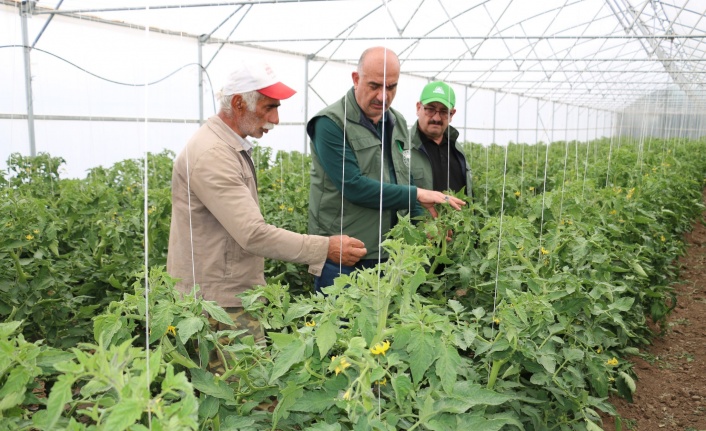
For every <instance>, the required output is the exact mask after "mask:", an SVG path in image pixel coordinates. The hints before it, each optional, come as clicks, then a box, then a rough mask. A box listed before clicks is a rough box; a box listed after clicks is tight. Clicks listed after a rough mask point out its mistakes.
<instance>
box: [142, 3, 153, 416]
mask: <svg viewBox="0 0 706 431" xmlns="http://www.w3.org/2000/svg"><path fill="white" fill-rule="evenodd" d="M149 11H150V8H149V6H147V7H146V8H145V13H146V14H147V15H148V14H149ZM149 39H150V26H149V25H145V47H146V48H149V42H150V40H149ZM144 64H145V69H144V77H145V83H146V82H147V64H148V63H147V62H145V63H144ZM148 102H149V86H148V85H145V99H144V103H145V118H144V123H143V124H144V129H143V130H144V141H145V143H144V145H145V151H144V162H143V163H144V165H143V172H142V174H143V178H142V182H143V184H144V185H143V191H144V193H143V196H144V199H143V201H144V202H143V214H144V241H143V242H144V253H145V262H144V265H145V379H146V385H147V394H148V396H149V397H150V404H151V403H152V398H151V395H150V386H151V383H152V382H151V381H150V375H151V371H150V285H149V269H150V266H149V176H148V173H149V164H148V155H149V152H148V145H149V141H148V138H149V136H148V133H147V132H148V122H147V111H148V107H149V106H148V105H149V103H148ZM147 425H148V429H150V430H151V429H152V407H151V405H150V407H148V409H147Z"/></svg>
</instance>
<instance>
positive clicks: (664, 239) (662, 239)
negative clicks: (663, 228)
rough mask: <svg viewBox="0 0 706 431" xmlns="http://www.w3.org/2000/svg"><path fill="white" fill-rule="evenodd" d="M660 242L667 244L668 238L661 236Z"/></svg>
mask: <svg viewBox="0 0 706 431" xmlns="http://www.w3.org/2000/svg"><path fill="white" fill-rule="evenodd" d="M659 240H660V241H662V242H665V241H666V240H667V238H665V237H664V235H660V236H659Z"/></svg>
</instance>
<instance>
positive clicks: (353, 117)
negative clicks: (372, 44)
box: [307, 89, 414, 259]
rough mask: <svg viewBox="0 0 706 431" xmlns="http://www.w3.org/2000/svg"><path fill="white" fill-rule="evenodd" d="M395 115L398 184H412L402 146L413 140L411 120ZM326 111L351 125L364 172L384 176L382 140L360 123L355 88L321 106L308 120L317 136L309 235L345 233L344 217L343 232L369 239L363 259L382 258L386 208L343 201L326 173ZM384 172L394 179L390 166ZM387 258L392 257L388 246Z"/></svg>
mask: <svg viewBox="0 0 706 431" xmlns="http://www.w3.org/2000/svg"><path fill="white" fill-rule="evenodd" d="M344 107H345V110H344ZM344 113H345V114H344ZM389 114H391V115H392V116H393V118H394V121H395V126H394V128H393V130H392V145H393V148H392V151H391V152H392V163H393V166H394V170H395V175H396V176H397V184H404V185H408V184H409V180H408V178H409V174H408V168H407V166H406V165H405V160H404V153H403V152H402V148H404V146H405V143H406V142H407V141H408V135H407V123H406V122H405V119H404V117H403V116H402V114H400V113H399V112H397V111H395V110H394V109H390V110H389V111H388V115H389ZM322 116H325V117H328V118H330V119H331V120H333V121H334V122H335V123H336V125H338V127H340V128H341V130H345V136H346V142H347V143H348V145H349V147H350V149H351V150H352V151H353V153H354V154H355V157H356V159H357V161H358V166H359V168H360V171H361V173H362V174H363V175H365V176H366V177H368V178H371V179H374V180H376V181H380V161H381V159H382V146H381V142H380V139H379V138H378V137H377V136H375V134H373V132H371V131H370V130H369V129H367V128H366V127H365V126H363V125H361V124H360V118H361V110H360V108H359V107H358V104H357V103H356V102H355V95H354V93H353V89H351V90H350V91H348V94H347V96H346V97H344V98H342V99H341V100H339V101H337V102H335V103H333V104H331V105H329V106H328V107H326V108H324V109H323V110H321V111H320V112H319V113H318V114H316V115H315V116H314V117H313V118H312V119H311V120H309V122H308V124H307V132H308V133H309V137H310V138H311V139H312V142H310V147H311V156H312V170H311V189H310V192H309V234H312V235H325V236H330V235H340V234H341V222H343V230H342V231H343V234H344V235H349V236H352V237H354V238H358V239H359V240H361V241H363V243H364V244H365V248H366V249H367V250H368V253H367V254H366V255H365V256H364V257H363V259H377V258H378V256H380V253H381V250H380V246H379V243H378V228H379V225H378V223H379V222H380V217H381V215H380V210H379V209H372V208H364V207H361V206H358V205H355V204H353V203H351V202H349V201H348V200H346V199H343V205H341V193H340V192H339V191H338V189H337V188H336V187H335V186H334V184H333V182H332V181H331V179H330V178H329V177H328V176H327V175H326V172H325V171H324V169H323V166H322V165H321V160H320V159H319V157H318V155H317V154H316V148H315V146H314V143H313V140H314V139H315V136H314V123H315V121H316V119H317V118H318V117H322ZM344 124H345V129H344ZM382 171H383V181H384V182H387V183H389V182H391V180H390V175H389V169H383V170H382ZM344 193H345V186H344ZM412 204H414V202H413V203H412ZM392 212H393V211H392V210H383V211H382V235H383V238H382V239H383V240H384V239H385V237H384V236H385V234H386V233H387V232H388V231H389V230H390V229H391V228H392V226H391V222H392ZM341 213H343V216H341ZM382 257H383V258H384V257H387V255H386V253H384V251H383V252H382Z"/></svg>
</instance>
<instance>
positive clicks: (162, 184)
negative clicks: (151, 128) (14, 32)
mask: <svg viewBox="0 0 706 431" xmlns="http://www.w3.org/2000/svg"><path fill="white" fill-rule="evenodd" d="M703 145H704V143H703V142H685V141H682V140H677V139H675V140H666V141H665V140H650V139H646V140H644V141H642V142H631V141H626V140H612V141H611V140H599V141H592V142H589V143H578V142H568V143H567V142H558V143H554V144H551V145H546V144H540V145H536V146H527V145H516V144H512V145H510V146H508V147H507V149H506V148H505V147H499V146H490V147H480V146H477V145H471V146H468V149H467V154H468V160H469V162H470V163H471V164H472V166H473V171H474V188H473V193H472V196H473V198H472V199H469V205H468V206H467V208H466V209H464V210H463V211H458V212H457V211H451V210H449V209H448V208H446V207H443V208H440V209H441V216H440V217H439V218H437V219H434V220H431V219H429V220H425V221H423V222H421V223H417V224H412V223H410V222H409V220H407V219H404V218H403V219H402V220H401V222H400V223H399V224H398V226H397V227H396V228H395V229H393V232H391V234H390V237H389V239H388V240H387V241H386V242H385V244H384V246H385V247H386V248H387V249H388V250H389V252H390V256H391V257H390V259H389V260H388V261H387V262H385V263H384V264H383V265H381V266H380V267H378V268H373V269H368V270H366V271H361V272H357V273H354V274H352V275H350V276H345V277H339V278H338V279H337V280H336V282H335V284H334V285H333V286H331V287H329V288H327V289H326V296H323V295H320V294H319V295H312V294H311V293H309V291H310V285H311V276H310V274H308V273H307V272H306V267H303V266H300V265H292V264H287V263H283V262H270V261H268V262H267V269H266V271H267V276H268V281H269V284H268V285H267V286H261V287H256V288H254V289H252V290H251V291H249V292H247V293H246V294H244V295H242V299H243V303H244V304H245V305H246V306H247V307H249V308H250V310H251V312H252V313H253V314H256V315H257V316H259V318H260V320H261V323H262V324H263V325H264V327H265V328H266V329H267V335H268V340H269V341H268V343H267V345H259V344H256V343H255V342H254V340H253V339H252V336H246V335H245V334H243V331H237V330H235V331H219V332H214V331H213V329H212V325H211V324H212V321H209V319H208V318H207V317H206V315H209V316H210V317H211V318H212V319H215V320H216V321H220V322H223V323H226V324H231V323H232V322H231V321H230V318H229V317H228V315H227V314H226V313H225V312H224V311H223V310H222V309H220V308H219V307H218V306H217V305H216V304H214V303H210V302H208V301H203V300H201V299H196V298H194V297H193V296H184V297H182V296H181V295H179V294H177V293H176V292H175V291H174V289H173V286H174V280H173V279H171V277H169V276H168V275H167V274H166V273H164V270H163V269H162V268H161V265H162V264H163V263H164V259H165V257H166V246H167V240H168V229H169V215H170V192H169V181H170V177H171V155H170V154H161V155H156V156H155V155H151V156H150V157H148V165H149V166H150V168H149V172H150V175H149V180H148V194H147V196H148V203H147V205H148V206H147V208H148V211H147V212H148V223H149V231H148V238H147V245H148V250H149V257H150V265H151V269H150V274H149V277H148V278H147V279H145V275H144V268H143V267H142V266H143V263H144V243H143V241H144V239H145V238H144V235H143V234H142V232H143V225H144V212H145V210H144V208H145V202H144V189H145V187H144V185H143V182H144V179H143V161H139V160H134V161H125V162H121V163H119V164H116V165H115V166H113V167H111V168H109V169H106V168H98V169H94V170H92V171H91V172H90V173H89V176H88V178H87V179H86V180H81V181H79V180H62V179H59V177H58V172H59V170H58V167H59V165H60V162H61V160H60V159H52V158H50V157H49V156H47V155H42V157H41V158H37V159H29V158H22V157H20V156H13V157H14V158H11V163H10V165H11V166H12V167H11V169H9V170H8V173H7V175H6V176H3V177H2V179H1V180H0V187H1V188H0V194H1V195H2V196H3V200H2V201H1V202H2V203H0V206H2V210H3V211H1V212H0V223H2V225H3V226H4V227H5V229H4V232H7V235H4V236H3V238H2V239H1V240H0V316H2V317H3V319H6V320H7V323H4V324H0V347H1V348H2V352H3V358H2V359H0V365H2V366H0V388H1V389H0V395H2V396H1V397H0V399H2V401H0V429H3V428H8V429H32V428H44V429H46V428H51V429H101V428H102V429H127V428H130V429H145V428H146V427H147V426H148V425H149V424H150V423H151V425H152V428H153V429H180V428H183V429H196V428H199V429H213V430H220V429H238V430H262V429H272V430H276V429H314V430H339V431H344V430H370V429H375V430H397V429H406V430H456V429H487V430H512V429H526V430H544V429H561V430H569V429H571V430H595V429H599V425H598V424H599V423H600V417H599V415H598V412H599V411H603V412H607V413H609V414H614V409H613V407H612V406H611V405H609V404H608V403H607V401H606V399H607V397H608V396H609V395H611V394H619V395H621V396H623V397H625V398H628V399H630V398H631V396H632V394H633V393H634V391H635V387H636V386H635V385H636V384H635V381H634V379H633V377H632V371H631V364H630V363H628V362H627V361H625V359H624V358H625V357H626V356H627V355H630V354H635V353H636V352H637V349H636V346H639V345H640V344H641V343H645V342H647V341H648V340H649V337H650V336H651V335H652V334H651V333H650V332H649V326H648V325H647V319H648V318H651V319H653V320H654V321H656V322H661V321H663V319H664V318H665V316H666V315H667V314H668V313H669V311H670V310H671V309H672V308H673V307H674V306H675V305H676V303H675V297H674V294H673V291H672V288H671V287H670V284H671V283H672V282H673V281H674V280H675V277H676V275H677V267H676V266H675V265H674V261H675V259H676V258H677V257H678V256H679V255H680V254H681V253H682V252H683V250H684V247H683V244H682V241H681V235H682V234H683V233H684V232H686V231H687V230H688V229H689V228H690V225H691V223H692V221H693V220H694V219H695V218H696V217H698V216H699V214H700V212H701V211H702V210H703V205H702V204H701V192H702V188H703V184H704V174H705V173H706V151H704V150H703ZM254 158H255V164H256V166H257V168H258V186H259V195H260V205H261V208H262V211H263V214H264V215H265V218H266V219H267V220H268V222H270V223H272V224H274V225H277V226H280V227H284V228H287V229H290V230H294V231H298V232H305V230H306V220H307V208H308V175H307V170H308V166H309V160H308V158H307V157H305V156H303V155H301V154H298V153H292V154H286V153H278V154H277V155H276V156H275V157H272V154H271V152H270V150H269V149H263V148H257V147H256V151H255V157H254ZM290 208H291V210H290ZM150 210H151V212H150ZM449 231H452V232H453V234H452V240H451V241H450V242H447V240H446V236H447V233H448V232H449ZM146 286H148V287H149V297H148V298H147V300H146V299H145V292H146ZM302 292H303V293H304V294H303V295H302V294H301V293H302ZM148 311H149V323H148V321H147V319H146V316H147V315H148V313H147V312H148ZM91 319H92V320H91ZM18 332H21V335H20V334H18ZM91 336H92V337H91ZM91 338H93V341H91ZM42 339H43V340H46V343H47V344H48V346H52V347H48V346H47V345H45V344H44V342H41V341H39V340H42ZM57 347H59V348H63V349H64V350H59V349H57ZM215 354H217V355H219V356H220V357H221V358H223V359H224V361H225V365H224V370H223V372H219V373H217V374H216V373H213V372H212V370H210V369H209V367H208V366H207V364H208V362H209V359H211V355H215ZM42 390H44V391H45V393H44V395H45V396H43V394H42ZM275 399H276V400H277V401H276V403H273V400H275ZM30 406H32V408H30ZM263 406H264V407H265V408H263ZM267 406H269V407H270V410H271V412H269V411H267V409H266V407H267Z"/></svg>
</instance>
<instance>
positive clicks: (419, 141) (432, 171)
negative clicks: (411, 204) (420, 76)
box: [410, 81, 471, 196]
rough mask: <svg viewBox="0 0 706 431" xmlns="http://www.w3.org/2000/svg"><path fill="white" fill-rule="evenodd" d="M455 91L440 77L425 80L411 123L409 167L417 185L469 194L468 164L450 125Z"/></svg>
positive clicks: (453, 111)
mask: <svg viewBox="0 0 706 431" xmlns="http://www.w3.org/2000/svg"><path fill="white" fill-rule="evenodd" d="M455 105H456V94H455V93H454V90H453V88H451V87H449V85H448V84H446V83H444V82H441V81H434V82H430V83H429V84H427V85H426V86H425V87H424V89H423V90H422V94H421V96H420V97H419V102H417V121H416V122H415V123H414V126H412V130H410V134H411V135H412V152H411V162H412V163H411V171H412V178H414V183H415V184H416V185H418V186H419V187H424V188H429V189H432V190H437V191H440V192H445V191H448V190H451V191H453V192H455V193H458V192H460V191H461V190H464V191H465V193H466V195H468V196H470V194H471V168H470V166H468V163H466V156H465V155H464V153H463V149H462V148H461V146H460V144H459V143H458V142H457V140H458V135H459V134H458V130H456V129H455V128H454V127H452V126H451V125H449V123H450V122H451V119H452V118H453V116H454V114H455V113H456V109H455V108H454V106H455Z"/></svg>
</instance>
